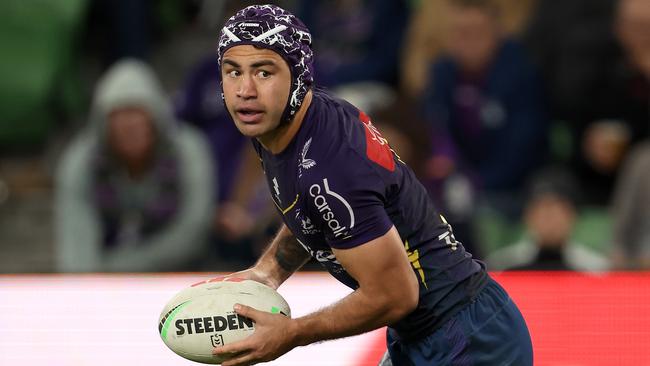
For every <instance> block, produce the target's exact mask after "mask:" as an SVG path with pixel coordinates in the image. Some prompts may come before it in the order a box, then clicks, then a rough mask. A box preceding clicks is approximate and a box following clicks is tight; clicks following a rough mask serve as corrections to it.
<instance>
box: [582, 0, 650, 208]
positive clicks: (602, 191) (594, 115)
mask: <svg viewBox="0 0 650 366" xmlns="http://www.w3.org/2000/svg"><path fill="white" fill-rule="evenodd" d="M615 14H616V18H615V23H614V29H615V34H616V38H617V40H618V43H619V45H620V47H621V51H620V52H618V53H617V54H618V55H620V57H618V58H617V59H616V60H615V62H614V64H613V65H611V67H608V68H607V72H606V73H604V74H602V75H601V76H600V77H599V79H598V84H597V85H596V87H595V88H594V91H595V96H594V99H593V100H592V101H591V103H590V105H589V107H588V108H586V109H585V115H584V117H583V118H581V120H579V121H578V124H579V127H578V128H579V132H578V136H580V137H581V139H582V141H581V142H580V143H581V148H582V155H581V156H582V159H580V161H579V164H578V167H579V168H580V170H579V171H580V174H581V176H582V181H583V184H584V185H585V188H586V189H587V193H588V194H590V195H591V201H592V202H594V203H597V204H609V203H610V199H611V193H612V191H613V188H614V184H615V182H616V178H617V176H618V173H619V170H620V169H619V168H620V166H621V163H622V161H623V160H624V158H625V156H626V152H627V150H628V148H629V147H630V146H632V145H633V144H636V143H637V142H639V141H641V140H642V139H644V138H646V137H647V136H648V133H649V132H650V131H649V128H648V127H650V124H649V123H648V121H650V2H648V1H646V0H619V1H618V2H617V7H616V13H615ZM603 121H604V122H605V123H604V122H603Z"/></svg>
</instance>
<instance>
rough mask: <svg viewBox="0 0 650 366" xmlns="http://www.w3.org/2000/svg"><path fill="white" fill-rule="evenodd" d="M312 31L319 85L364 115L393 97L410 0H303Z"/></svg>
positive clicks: (301, 10) (302, 13) (300, 5)
mask: <svg viewBox="0 0 650 366" xmlns="http://www.w3.org/2000/svg"><path fill="white" fill-rule="evenodd" d="M296 8H297V12H296V13H297V15H298V17H299V18H300V19H302V20H303V21H304V22H305V25H306V26H307V27H308V28H309V29H310V31H311V34H312V37H313V38H314V41H313V44H314V45H315V47H316V50H315V52H314V54H315V55H316V59H315V60H314V68H315V69H316V71H315V72H314V75H315V78H316V79H315V82H316V85H319V86H321V87H327V88H331V89H332V90H333V91H334V92H335V93H336V94H338V95H339V96H340V97H342V98H344V99H346V100H348V101H350V102H351V103H352V104H354V105H355V106H357V107H358V108H360V109H362V110H364V111H365V112H366V113H369V114H370V113H372V112H373V111H374V109H375V108H379V107H383V106H386V105H388V104H389V103H390V102H391V101H392V100H393V98H394V97H395V90H396V89H397V86H398V77H399V69H398V67H399V65H398V61H399V55H400V49H401V48H400V47H401V45H402V42H403V38H404V32H405V30H406V25H407V22H408V19H409V15H410V6H409V1H407V0H338V1H326V0H301V1H298V2H297V4H296Z"/></svg>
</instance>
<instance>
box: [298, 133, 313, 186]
mask: <svg viewBox="0 0 650 366" xmlns="http://www.w3.org/2000/svg"><path fill="white" fill-rule="evenodd" d="M310 146H311V137H310V138H309V140H307V142H305V145H304V146H303V147H302V153H300V160H299V162H298V168H299V170H300V172H299V173H298V177H300V176H302V171H303V169H304V170H308V169H311V168H313V167H315V166H316V161H315V160H314V159H309V158H307V153H308V152H309V147H310Z"/></svg>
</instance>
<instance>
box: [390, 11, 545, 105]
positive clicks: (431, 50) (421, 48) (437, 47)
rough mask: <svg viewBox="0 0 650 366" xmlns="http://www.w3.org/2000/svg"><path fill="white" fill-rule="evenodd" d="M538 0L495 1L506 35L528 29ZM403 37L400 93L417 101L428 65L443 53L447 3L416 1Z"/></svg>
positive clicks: (426, 74)
mask: <svg viewBox="0 0 650 366" xmlns="http://www.w3.org/2000/svg"><path fill="white" fill-rule="evenodd" d="M537 1H538V0H495V5H496V6H498V11H499V14H500V22H499V23H500V26H501V29H502V30H503V32H504V34H506V35H508V36H515V37H516V36H518V35H519V34H520V33H521V32H522V29H524V28H525V27H526V24H527V22H528V18H529V14H530V13H531V8H533V5H534V4H535V3H536V2H537ZM414 3H415V5H414V9H413V11H412V13H413V16H412V17H411V19H410V21H409V24H408V26H407V30H406V32H405V33H406V36H405V37H404V42H403V44H404V45H403V48H402V55H401V62H400V63H401V67H400V83H401V91H402V92H403V93H404V94H406V95H407V96H408V97H409V98H411V99H418V98H419V96H420V95H421V94H422V93H423V92H424V89H425V88H426V83H427V80H429V77H430V75H429V71H430V70H429V65H430V64H431V62H432V61H433V60H435V59H436V58H437V57H438V56H439V55H440V53H441V52H443V50H444V45H443V43H444V39H445V32H446V29H447V25H446V22H447V11H448V0H426V1H416V2H414Z"/></svg>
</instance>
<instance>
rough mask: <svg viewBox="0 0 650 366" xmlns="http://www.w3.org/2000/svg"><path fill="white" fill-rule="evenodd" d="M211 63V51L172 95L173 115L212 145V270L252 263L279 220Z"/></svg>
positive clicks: (213, 61) (254, 159)
mask: <svg viewBox="0 0 650 366" xmlns="http://www.w3.org/2000/svg"><path fill="white" fill-rule="evenodd" d="M237 6H240V4H239V3H237ZM215 62H216V61H215V58H214V55H208V56H207V57H204V58H203V59H202V60H200V61H199V62H198V63H197V65H196V66H195V67H194V68H193V70H192V72H191V73H190V74H189V76H188V77H187V80H186V82H185V84H184V86H183V88H182V89H181V90H180V92H179V93H178V97H177V98H176V102H177V103H176V114H177V116H178V117H179V119H181V120H183V121H187V122H189V123H190V124H191V125H193V126H196V127H197V128H198V129H200V130H201V131H203V132H204V134H205V135H206V137H207V138H208V140H209V143H210V148H211V150H212V160H213V161H214V162H215V163H216V168H215V173H216V176H217V177H218V178H219V185H218V186H217V187H215V188H216V190H215V194H214V198H215V200H216V202H217V205H216V210H215V211H214V213H213V214H212V215H211V216H212V219H211V223H212V230H211V234H212V235H211V240H210V242H211V246H212V258H213V259H214V260H215V261H217V262H218V263H214V264H213V267H212V268H215V266H216V268H222V269H223V268H224V266H232V267H233V268H236V267H241V266H245V265H250V264H251V262H253V261H254V260H255V259H256V258H257V257H258V254H260V253H258V252H259V251H261V250H262V249H263V248H264V247H265V246H266V244H268V241H269V240H270V238H269V235H271V234H270V233H271V232H275V230H269V229H270V228H275V225H277V224H279V223H278V222H277V214H276V213H275V206H274V205H273V203H272V201H271V199H270V195H269V194H268V188H267V184H266V181H265V180H264V175H263V172H262V169H261V168H260V162H259V158H258V157H257V154H256V153H255V150H254V149H253V148H252V146H251V145H250V143H249V141H248V139H247V138H246V137H245V136H243V135H242V134H241V133H240V132H239V130H237V127H235V124H234V122H233V121H232V118H231V117H230V114H229V113H228V111H226V108H225V105H224V103H223V100H222V99H221V97H220V96H221V93H222V92H221V85H220V83H219V77H220V76H219V70H218V69H217V67H216V63H215ZM228 268H229V267H228ZM226 269H227V268H226Z"/></svg>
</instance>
